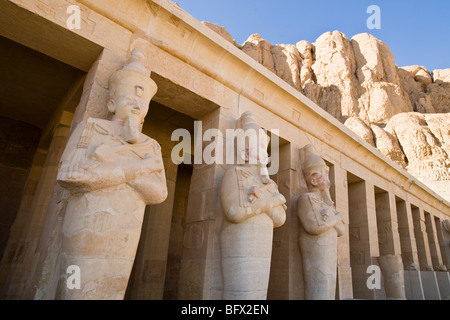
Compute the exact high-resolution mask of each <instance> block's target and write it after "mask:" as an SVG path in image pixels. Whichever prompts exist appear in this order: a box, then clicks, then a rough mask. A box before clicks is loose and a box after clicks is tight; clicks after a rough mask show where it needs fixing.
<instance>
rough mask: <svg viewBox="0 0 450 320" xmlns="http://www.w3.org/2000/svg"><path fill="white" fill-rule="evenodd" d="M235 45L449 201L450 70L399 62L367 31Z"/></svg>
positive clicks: (258, 39) (254, 39) (257, 37)
mask: <svg viewBox="0 0 450 320" xmlns="http://www.w3.org/2000/svg"><path fill="white" fill-rule="evenodd" d="M214 28H215V29H217V30H216V32H218V33H219V34H225V37H226V38H231V39H232V37H231V36H228V35H226V33H225V32H224V31H223V30H221V29H220V28H217V27H214ZM214 28H213V29H214ZM237 46H238V45H237ZM238 47H239V46H238ZM240 48H241V50H243V51H244V52H245V53H247V54H248V55H249V56H251V57H252V58H253V59H255V60H256V61H258V62H259V63H261V64H262V65H264V66H265V67H266V68H268V69H269V70H271V71H272V72H274V73H275V74H276V75H278V76H279V77H280V78H281V79H283V80H284V81H286V82H287V83H289V84H290V85H291V86H292V87H294V88H296V89H297V90H299V91H300V92H302V93H303V94H304V95H305V96H307V97H308V98H309V99H310V100H311V101H313V102H314V103H316V104H317V105H319V106H320V107H321V108H323V109H324V110H326V111H327V112H328V113H330V114H331V115H332V116H334V117H335V118H336V119H338V120H339V121H341V122H342V123H345V125H346V126H347V127H349V128H350V129H351V130H353V131H354V132H355V133H356V134H358V135H359V136H360V137H361V138H362V139H364V140H365V141H367V142H368V143H369V144H371V145H372V146H375V147H376V148H377V149H378V150H379V151H380V152H381V153H382V154H384V155H386V156H387V157H388V158H389V159H391V160H392V161H394V162H395V163H397V164H398V165H399V166H401V167H403V168H406V169H407V170H408V171H409V172H410V173H411V174H413V175H415V176H416V177H417V178H419V179H420V180H422V181H423V182H425V183H426V184H428V185H429V186H430V187H431V188H432V189H433V190H435V191H437V192H438V193H439V194H440V195H443V196H444V197H447V199H449V200H450V191H449V190H450V173H449V152H450V151H449V150H448V148H449V147H448V146H449V134H450V133H449V128H450V123H449V120H448V117H449V115H448V114H447V113H448V112H450V69H442V70H434V71H432V72H430V71H429V70H427V69H426V68H425V67H423V66H418V65H413V66H405V67H401V68H399V67H397V65H396V64H395V59H394V56H393V54H392V52H391V51H390V49H389V47H388V46H387V45H386V44H385V43H383V42H382V41H381V40H379V39H377V38H375V37H374V36H372V35H370V34H367V33H361V34H357V35H355V36H353V37H352V38H351V40H349V39H348V38H347V37H346V35H345V34H343V33H342V32H339V31H333V32H326V33H324V34H322V35H321V36H320V37H319V38H318V39H317V40H316V42H314V43H310V42H308V41H306V40H302V41H299V42H297V44H296V45H291V44H277V45H272V44H271V43H270V42H268V41H267V40H264V39H263V38H262V37H261V35H259V34H254V35H251V36H250V37H249V38H248V39H247V41H246V42H245V43H244V44H243V45H242V46H240Z"/></svg>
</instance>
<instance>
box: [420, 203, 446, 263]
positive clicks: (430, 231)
mask: <svg viewBox="0 0 450 320" xmlns="http://www.w3.org/2000/svg"><path fill="white" fill-rule="evenodd" d="M424 215H425V228H426V232H427V235H428V244H429V247H430V255H431V262H432V266H433V268H436V267H438V266H441V265H442V256H441V248H440V247H439V242H438V238H437V232H436V225H435V220H434V217H433V215H432V214H430V213H429V212H424Z"/></svg>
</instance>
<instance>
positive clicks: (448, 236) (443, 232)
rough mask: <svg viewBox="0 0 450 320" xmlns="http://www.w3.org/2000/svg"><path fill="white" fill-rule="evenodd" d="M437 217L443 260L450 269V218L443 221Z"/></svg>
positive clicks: (437, 229)
mask: <svg viewBox="0 0 450 320" xmlns="http://www.w3.org/2000/svg"><path fill="white" fill-rule="evenodd" d="M435 219H436V231H437V235H438V240H439V245H440V248H441V254H442V262H443V263H444V264H445V265H446V266H447V268H448V269H449V270H450V219H447V220H444V221H441V219H439V218H437V217H436V218H435Z"/></svg>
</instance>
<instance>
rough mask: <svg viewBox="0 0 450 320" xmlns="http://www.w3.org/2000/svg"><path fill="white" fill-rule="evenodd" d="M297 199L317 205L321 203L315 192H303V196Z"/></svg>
mask: <svg viewBox="0 0 450 320" xmlns="http://www.w3.org/2000/svg"><path fill="white" fill-rule="evenodd" d="M299 199H302V200H310V201H312V202H317V203H319V202H321V201H322V199H321V198H320V196H319V195H318V194H317V193H315V192H305V193H303V194H302V195H301V196H300V198H299Z"/></svg>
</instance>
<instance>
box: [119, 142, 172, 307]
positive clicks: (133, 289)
mask: <svg viewBox="0 0 450 320" xmlns="http://www.w3.org/2000/svg"><path fill="white" fill-rule="evenodd" d="M163 162H164V170H165V172H166V183H167V192H168V195H167V198H166V200H165V201H164V202H163V203H160V204H157V205H152V206H147V207H146V209H145V216H144V222H143V224H142V232H141V239H140V241H139V247H138V250H137V253H136V258H135V262H134V266H133V272H132V277H131V278H130V280H129V284H128V288H127V294H126V299H131V300H161V299H162V298H163V294H164V280H165V274H166V266H167V257H168V250H169V240H170V231H171V230H170V229H171V220H172V211H173V204H174V201H175V186H176V178H177V169H178V166H177V165H176V164H174V163H173V162H172V160H171V158H170V149H169V150H167V149H165V148H163Z"/></svg>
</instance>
